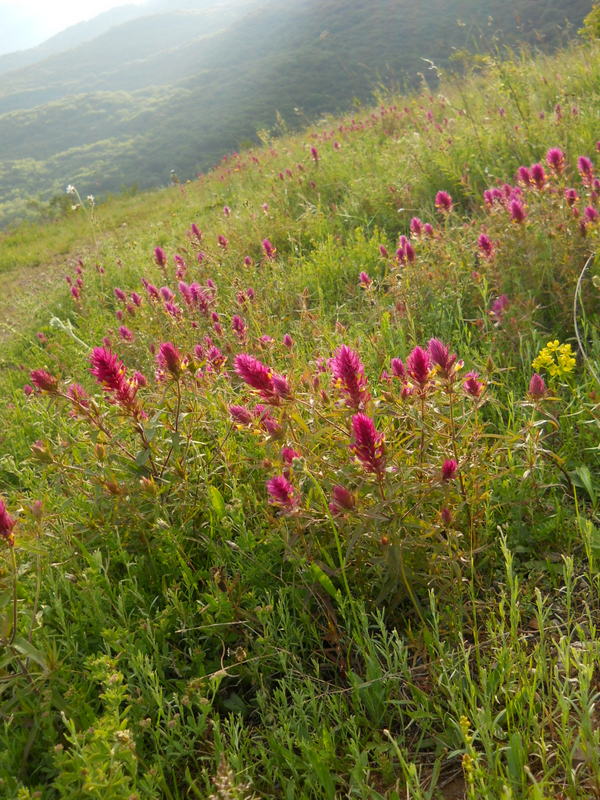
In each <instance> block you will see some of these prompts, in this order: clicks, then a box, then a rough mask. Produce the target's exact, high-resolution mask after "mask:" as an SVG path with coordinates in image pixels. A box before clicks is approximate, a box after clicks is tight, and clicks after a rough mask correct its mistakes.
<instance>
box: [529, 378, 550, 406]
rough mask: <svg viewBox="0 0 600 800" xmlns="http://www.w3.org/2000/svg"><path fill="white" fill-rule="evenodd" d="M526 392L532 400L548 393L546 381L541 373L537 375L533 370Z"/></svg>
mask: <svg viewBox="0 0 600 800" xmlns="http://www.w3.org/2000/svg"><path fill="white" fill-rule="evenodd" d="M527 394H528V395H529V396H530V397H531V398H533V399H534V400H541V399H542V398H543V397H545V396H546V395H547V394H548V387H547V386H546V382H545V381H544V379H543V378H542V376H541V375H538V373H537V372H534V374H533V375H532V376H531V380H530V381H529V388H528V390H527Z"/></svg>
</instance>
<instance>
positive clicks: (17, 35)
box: [0, 0, 142, 53]
mask: <svg viewBox="0 0 600 800" xmlns="http://www.w3.org/2000/svg"><path fill="white" fill-rule="evenodd" d="M140 2H142V0H120V1H119V0H0V53H7V52H11V51H13V50H22V49H23V48H26V47H33V46H34V45H36V44H39V43H40V42H42V41H43V40H44V39H47V38H48V37H49V36H52V35H53V34H55V33H58V32H59V31H62V30H63V29H64V28H67V27H68V26H69V25H73V24H74V23H75V22H81V21H82V20H84V19H90V18H91V17H94V16H96V14H100V13H101V12H102V11H106V10H108V9H109V8H114V7H115V6H121V5H128V4H130V3H140Z"/></svg>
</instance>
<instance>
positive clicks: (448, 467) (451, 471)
mask: <svg viewBox="0 0 600 800" xmlns="http://www.w3.org/2000/svg"><path fill="white" fill-rule="evenodd" d="M457 472H458V463H457V462H456V461H455V460H454V459H453V458H447V459H446V460H445V461H444V463H443V464H442V480H443V481H451V480H452V479H453V478H455V477H456V473H457Z"/></svg>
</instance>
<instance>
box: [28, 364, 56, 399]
mask: <svg viewBox="0 0 600 800" xmlns="http://www.w3.org/2000/svg"><path fill="white" fill-rule="evenodd" d="M29 377H30V378H31V382H32V383H33V385H34V386H35V388H36V389H38V390H39V391H40V392H48V393H49V394H54V393H55V392H56V391H57V390H58V378H55V377H54V375H51V374H50V373H49V372H46V370H45V369H33V370H31V372H30V373H29Z"/></svg>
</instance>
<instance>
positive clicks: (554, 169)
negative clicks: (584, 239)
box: [479, 147, 600, 258]
mask: <svg viewBox="0 0 600 800" xmlns="http://www.w3.org/2000/svg"><path fill="white" fill-rule="evenodd" d="M546 164H547V166H548V168H549V170H550V175H549V174H548V173H547V172H546V169H545V168H544V165H543V164H541V163H535V164H532V165H531V166H529V167H526V166H521V167H519V168H518V170H517V181H518V183H519V184H520V185H519V186H511V185H510V184H508V183H505V184H503V185H502V186H495V187H493V188H491V189H486V190H485V192H484V193H483V199H484V202H485V205H486V206H487V207H488V208H489V209H490V210H493V209H494V208H495V207H497V206H500V207H503V208H505V209H506V211H508V213H509V215H510V217H511V219H512V221H513V222H516V223H517V224H520V223H523V222H525V220H526V218H527V209H526V206H525V203H524V200H523V191H522V189H523V188H524V189H527V190H534V191H537V192H541V191H550V192H552V193H556V191H557V190H556V188H555V183H556V182H557V181H558V179H559V178H560V177H561V176H562V175H563V174H564V173H565V169H566V156H565V154H564V152H563V151H562V150H561V149H560V148H559V147H551V148H550V149H549V150H548V151H547V153H546ZM577 169H578V172H579V175H580V178H581V182H582V184H583V186H584V188H585V189H586V190H588V191H589V199H590V203H589V204H588V205H587V206H586V207H585V208H584V209H583V212H581V211H580V210H579V209H578V208H577V205H576V204H577V202H578V200H579V194H578V192H577V190H576V189H574V188H572V187H566V188H565V189H563V190H562V191H563V196H564V199H565V201H566V203H567V205H568V206H569V207H570V208H571V209H572V213H573V216H574V217H580V216H581V222H580V230H581V233H582V234H583V235H585V233H586V231H587V227H588V226H589V225H591V224H594V223H596V222H597V221H598V220H599V219H600V213H599V212H598V210H597V209H596V208H595V204H596V202H597V200H598V198H599V197H600V180H599V179H598V178H596V177H595V175H594V165H593V163H592V160H591V159H590V158H588V157H587V156H579V157H578V159H577ZM490 244H491V243H488V242H487V241H486V240H485V239H484V240H483V241H482V240H481V237H480V241H479V249H480V252H481V253H482V255H484V257H486V258H491V257H492V256H493V247H492V248H491V249H490V246H489V245H490Z"/></svg>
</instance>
